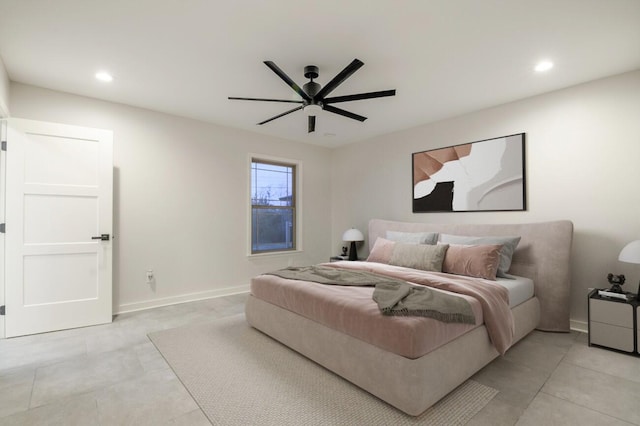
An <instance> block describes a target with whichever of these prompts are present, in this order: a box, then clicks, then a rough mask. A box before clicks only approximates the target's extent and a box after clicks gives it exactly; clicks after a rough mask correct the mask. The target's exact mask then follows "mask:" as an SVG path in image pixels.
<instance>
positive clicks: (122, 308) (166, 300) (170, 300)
mask: <svg viewBox="0 0 640 426" xmlns="http://www.w3.org/2000/svg"><path fill="white" fill-rule="evenodd" d="M248 292H249V284H246V285H240V286H234V287H226V288H218V289H215V290H208V291H202V292H198V293H189V294H182V295H179V296H171V297H163V298H161V299H153V300H146V301H144V302H135V303H125V304H123V305H119V306H118V307H117V308H116V309H115V310H114V312H113V314H114V315H117V314H125V313H127V312H136V311H143V310H145V309H152V308H159V307H161V306H168V305H175V304H178V303H186V302H195V301H196V300H204V299H212V298H214V297H224V296H231V295H234V294H241V293H248Z"/></svg>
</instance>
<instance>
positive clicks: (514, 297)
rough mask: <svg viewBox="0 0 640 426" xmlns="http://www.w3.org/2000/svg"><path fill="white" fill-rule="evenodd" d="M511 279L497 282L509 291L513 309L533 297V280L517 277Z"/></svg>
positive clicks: (510, 303)
mask: <svg viewBox="0 0 640 426" xmlns="http://www.w3.org/2000/svg"><path fill="white" fill-rule="evenodd" d="M509 277H511V278H513V279H509V278H498V279H496V282H497V283H498V284H500V285H501V286H502V287H504V288H506V289H507V290H508V291H509V307H510V308H513V307H514V306H518V305H519V304H521V303H522V302H526V301H527V300H529V299H531V298H532V297H533V280H532V279H530V278H525V277H518V276H516V275H509Z"/></svg>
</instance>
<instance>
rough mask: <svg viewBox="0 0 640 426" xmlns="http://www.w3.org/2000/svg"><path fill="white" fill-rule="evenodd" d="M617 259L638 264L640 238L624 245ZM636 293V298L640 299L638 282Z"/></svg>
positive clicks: (639, 260) (639, 262) (639, 261)
mask: <svg viewBox="0 0 640 426" xmlns="http://www.w3.org/2000/svg"><path fill="white" fill-rule="evenodd" d="M618 260H619V261H620V262H627V263H636V264H640V240H635V241H631V242H630V243H629V244H627V245H626V246H624V248H623V249H622V251H621V252H620V255H619V256H618ZM636 294H637V296H636V298H638V300H640V283H639V284H638V291H637V292H636Z"/></svg>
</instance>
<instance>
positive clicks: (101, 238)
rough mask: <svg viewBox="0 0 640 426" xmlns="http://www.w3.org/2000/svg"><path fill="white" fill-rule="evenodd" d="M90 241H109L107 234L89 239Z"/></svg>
mask: <svg viewBox="0 0 640 426" xmlns="http://www.w3.org/2000/svg"><path fill="white" fill-rule="evenodd" d="M91 239H92V240H101V241H109V234H101V235H100V236H99V237H91Z"/></svg>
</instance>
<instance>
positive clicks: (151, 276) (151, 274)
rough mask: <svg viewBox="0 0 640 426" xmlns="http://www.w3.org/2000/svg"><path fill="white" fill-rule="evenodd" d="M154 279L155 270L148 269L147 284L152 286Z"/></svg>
mask: <svg viewBox="0 0 640 426" xmlns="http://www.w3.org/2000/svg"><path fill="white" fill-rule="evenodd" d="M153 279H154V276H153V270H152V269H147V284H151V283H152V282H153Z"/></svg>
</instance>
